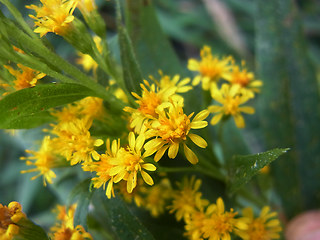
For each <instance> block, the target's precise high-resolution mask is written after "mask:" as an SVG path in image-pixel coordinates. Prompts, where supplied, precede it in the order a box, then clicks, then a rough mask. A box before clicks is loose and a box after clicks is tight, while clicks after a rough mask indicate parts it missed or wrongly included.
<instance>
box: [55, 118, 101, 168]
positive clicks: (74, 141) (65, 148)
mask: <svg viewBox="0 0 320 240" xmlns="http://www.w3.org/2000/svg"><path fill="white" fill-rule="evenodd" d="M91 125H92V120H90V119H87V118H82V119H74V120H73V121H72V122H63V123H61V124H58V125H53V126H54V128H53V129H52V130H51V132H52V134H54V135H57V136H58V137H57V138H54V139H53V140H52V141H53V142H54V144H55V147H56V150H57V153H59V154H60V155H61V156H63V157H65V158H66V159H67V161H70V164H71V165H75V164H77V163H79V162H85V163H86V162H91V161H92V158H91V156H92V157H93V159H95V160H98V159H99V154H98V153H97V152H96V151H95V150H94V147H97V146H101V145H102V144H103V141H102V140H101V139H97V140H95V139H93V138H92V137H91V135H90V132H89V129H90V127H91Z"/></svg>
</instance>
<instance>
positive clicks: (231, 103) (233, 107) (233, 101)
mask: <svg viewBox="0 0 320 240" xmlns="http://www.w3.org/2000/svg"><path fill="white" fill-rule="evenodd" d="M239 101H240V99H239V96H236V97H230V96H228V97H226V99H225V104H224V111H225V114H230V115H235V114H236V113H237V112H238V109H239V104H240V103H239Z"/></svg>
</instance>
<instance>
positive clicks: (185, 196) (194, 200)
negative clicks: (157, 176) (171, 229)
mask: <svg viewBox="0 0 320 240" xmlns="http://www.w3.org/2000/svg"><path fill="white" fill-rule="evenodd" d="M200 186H201V180H200V179H197V180H196V178H195V176H192V177H191V179H188V178H184V179H183V182H182V183H181V184H180V183H178V187H179V190H176V191H174V193H173V196H172V197H173V201H172V205H170V206H169V209H171V210H170V213H174V212H176V219H177V220H178V221H180V220H181V219H184V220H186V219H188V218H189V217H190V215H191V214H193V213H194V212H197V211H202V210H203V208H204V207H206V206H207V205H208V204H209V201H208V200H205V199H201V196H202V193H201V192H199V189H200Z"/></svg>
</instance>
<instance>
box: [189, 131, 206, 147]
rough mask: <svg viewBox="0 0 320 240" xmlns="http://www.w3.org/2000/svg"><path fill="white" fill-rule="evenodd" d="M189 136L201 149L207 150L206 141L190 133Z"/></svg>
mask: <svg viewBox="0 0 320 240" xmlns="http://www.w3.org/2000/svg"><path fill="white" fill-rule="evenodd" d="M188 136H189V137H190V139H191V140H192V142H194V143H195V144H196V145H198V146H199V147H201V148H206V147H207V146H208V144H207V142H206V140H204V139H203V138H202V137H200V136H199V135H196V134H193V133H189V134H188Z"/></svg>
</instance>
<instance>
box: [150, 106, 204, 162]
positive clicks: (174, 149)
mask: <svg viewBox="0 0 320 240" xmlns="http://www.w3.org/2000/svg"><path fill="white" fill-rule="evenodd" d="M156 113H157V114H158V119H155V120H153V121H152V123H151V124H150V126H149V127H148V128H149V129H148V130H147V131H146V136H147V138H153V139H151V140H149V141H148V142H147V143H146V144H145V146H144V148H145V149H146V152H147V153H148V155H151V154H153V153H155V152H157V153H156V155H155V157H154V160H155V161H156V162H158V161H159V160H160V159H161V158H162V156H163V154H164V153H165V152H166V150H167V149H168V156H169V158H172V159H173V158H175V157H176V156H177V154H178V151H179V146H180V144H182V145H183V148H184V153H185V155H186V157H187V159H188V161H189V162H190V163H192V164H196V163H197V162H198V157H197V156H196V155H195V153H194V152H193V151H192V150H191V149H190V148H189V147H188V146H187V145H186V140H187V137H189V138H190V139H191V140H192V141H193V142H194V143H195V144H196V145H198V146H199V147H201V148H205V147H207V142H206V141H205V140H204V139H203V138H202V137H200V136H198V135H196V134H193V133H190V130H191V129H200V128H204V127H206V126H207V125H208V123H207V121H204V119H205V118H206V117H207V116H208V115H209V112H208V111H207V110H203V111H201V112H200V113H198V114H197V115H196V116H195V117H194V118H193V120H192V121H191V120H190V119H191V117H192V115H193V113H191V114H190V115H189V116H187V115H186V114H184V112H183V108H182V106H181V104H179V103H174V102H171V103H170V104H169V107H166V108H158V109H157V110H156Z"/></svg>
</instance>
